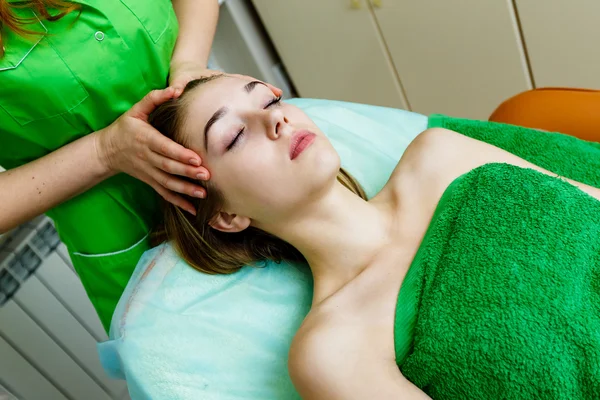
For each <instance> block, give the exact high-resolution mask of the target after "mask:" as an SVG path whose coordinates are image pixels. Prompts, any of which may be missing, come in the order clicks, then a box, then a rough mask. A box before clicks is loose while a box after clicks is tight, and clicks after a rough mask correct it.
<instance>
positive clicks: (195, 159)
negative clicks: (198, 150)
mask: <svg viewBox="0 0 600 400" xmlns="http://www.w3.org/2000/svg"><path fill="white" fill-rule="evenodd" d="M189 162H190V164H192V165H195V166H196V167H199V166H200V161H198V159H197V158H190V161H189Z"/></svg>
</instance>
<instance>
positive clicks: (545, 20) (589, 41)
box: [516, 0, 600, 89]
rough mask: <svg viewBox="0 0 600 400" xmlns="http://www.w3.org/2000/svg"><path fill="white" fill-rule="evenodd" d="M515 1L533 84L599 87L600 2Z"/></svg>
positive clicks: (573, 0) (575, 0) (560, 0)
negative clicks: (599, 18) (599, 20)
mask: <svg viewBox="0 0 600 400" xmlns="http://www.w3.org/2000/svg"><path fill="white" fill-rule="evenodd" d="M516 4H517V10H518V13H519V17H520V20H521V25H522V28H523V36H524V39H525V43H526V45H527V52H528V54H529V61H530V63H531V69H532V71H533V77H534V80H535V84H536V86H537V87H544V86H546V87H547V86H555V87H556V86H558V87H576V88H588V89H600V51H599V50H598V43H599V42H600V23H598V17H599V16H600V2H599V1H597V0H569V1H565V0H517V2H516Z"/></svg>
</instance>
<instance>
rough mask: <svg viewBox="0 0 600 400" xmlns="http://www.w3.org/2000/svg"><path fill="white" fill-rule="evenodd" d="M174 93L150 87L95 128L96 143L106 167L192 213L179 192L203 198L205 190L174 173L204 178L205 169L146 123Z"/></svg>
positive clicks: (186, 152) (170, 89)
mask: <svg viewBox="0 0 600 400" xmlns="http://www.w3.org/2000/svg"><path fill="white" fill-rule="evenodd" d="M176 95H177V94H176V91H175V90H174V89H173V88H167V89H164V90H153V91H152V92H150V93H148V94H147V95H146V97H144V98H143V99H142V100H141V101H140V102H139V103H137V104H135V105H134V106H133V107H132V108H131V109H130V110H129V111H127V112H126V113H125V114H123V115H122V116H121V117H119V119H117V120H116V121H115V122H113V123H112V124H111V125H110V126H108V127H107V128H105V129H102V130H100V131H97V132H96V133H95V135H96V138H95V139H96V141H95V143H96V149H97V151H98V155H99V157H100V160H101V161H102V162H103V163H104V165H105V166H106V168H107V169H108V170H110V171H114V172H125V173H127V174H129V175H131V176H133V177H135V178H137V179H139V180H141V181H144V182H146V183H147V184H148V185H150V186H152V187H153V188H154V190H156V191H157V192H158V193H159V194H160V195H161V196H162V197H163V198H164V199H165V200H166V201H168V202H170V203H173V204H174V205H176V206H178V207H181V208H182V209H184V210H186V211H188V212H190V213H192V214H194V215H195V214H196V212H195V210H194V207H193V206H192V204H191V203H190V202H189V201H187V200H185V199H184V198H183V197H182V196H180V195H179V194H178V193H184V194H187V195H189V196H193V197H200V198H204V197H205V196H206V191H205V190H204V188H202V187H201V186H199V185H195V184H193V183H191V182H188V181H186V180H184V179H181V178H179V177H177V175H179V176H186V177H188V178H192V179H194V180H198V179H200V180H207V179H208V178H209V174H208V170H207V169H206V168H204V167H202V166H201V163H202V160H201V159H200V156H199V155H198V154H196V153H195V152H193V151H192V150H189V149H186V148H185V147H183V146H181V145H179V144H177V143H175V142H174V141H172V140H171V139H169V138H167V137H166V136H164V135H162V134H161V133H160V132H158V131H157V130H156V129H154V128H153V127H152V126H151V125H150V124H148V115H149V114H150V113H151V112H152V111H153V110H154V109H155V108H156V107H157V106H158V105H160V104H162V103H164V102H165V101H167V100H169V99H171V98H173V97H176Z"/></svg>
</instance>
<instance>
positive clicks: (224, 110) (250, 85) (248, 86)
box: [204, 81, 267, 151]
mask: <svg viewBox="0 0 600 400" xmlns="http://www.w3.org/2000/svg"><path fill="white" fill-rule="evenodd" d="M257 85H263V86H267V85H265V84H264V83H263V82H261V81H252V82H248V83H247V84H246V85H245V86H244V90H245V91H246V93H250V92H252V91H253V90H254V88H255V87H256V86H257ZM227 111H228V109H227V107H221V108H219V109H218V110H217V111H216V112H215V113H214V114H213V116H212V117H210V119H209V120H208V122H206V125H205V126H204V150H206V151H208V130H209V129H210V127H211V126H213V125H214V124H215V123H216V122H217V121H218V120H220V119H221V118H223V116H225V114H227Z"/></svg>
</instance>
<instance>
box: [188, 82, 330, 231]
mask: <svg viewBox="0 0 600 400" xmlns="http://www.w3.org/2000/svg"><path fill="white" fill-rule="evenodd" d="M183 139H184V142H185V145H186V146H187V147H189V148H190V149H192V150H194V151H196V152H197V153H198V154H199V155H200V156H201V157H202V160H203V161H202V162H203V165H204V166H205V167H206V168H207V169H208V170H209V171H210V174H211V178H210V180H211V183H212V184H213V185H215V186H216V187H217V188H218V189H219V190H220V191H221V193H222V194H223V196H224V197H225V205H224V209H223V210H222V211H224V212H226V213H230V214H236V215H242V216H245V217H249V218H250V219H253V220H257V221H261V222H264V223H271V222H274V221H273V219H274V218H275V219H277V218H285V216H286V215H290V214H291V213H294V211H297V210H301V209H302V205H303V204H305V203H307V202H309V201H310V200H311V199H312V198H314V197H315V196H318V195H319V193H324V191H325V190H326V189H327V188H328V187H330V186H331V185H332V184H333V183H334V182H335V177H336V175H337V172H338V170H339V168H340V159H339V156H338V154H337V152H336V151H335V149H334V148H333V146H332V145H331V143H330V142H329V140H328V139H327V138H326V137H325V135H324V134H323V133H322V132H321V131H320V130H319V128H317V126H316V125H315V124H314V123H313V122H312V121H311V120H310V118H308V116H306V114H304V113H303V112H302V111H301V110H300V109H298V108H297V107H295V106H292V105H289V104H285V103H282V102H280V101H279V99H278V98H276V97H275V96H274V94H273V93H272V92H271V90H269V88H268V87H267V86H265V85H264V84H262V83H260V82H258V81H251V80H245V79H242V78H237V77H229V76H223V77H220V78H217V79H215V80H212V81H209V82H206V83H204V84H202V85H200V86H198V87H197V88H195V89H193V91H192V92H191V93H190V94H189V97H188V103H187V107H186V120H185V123H184V127H183ZM208 195H209V196H210V193H209V194H208Z"/></svg>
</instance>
